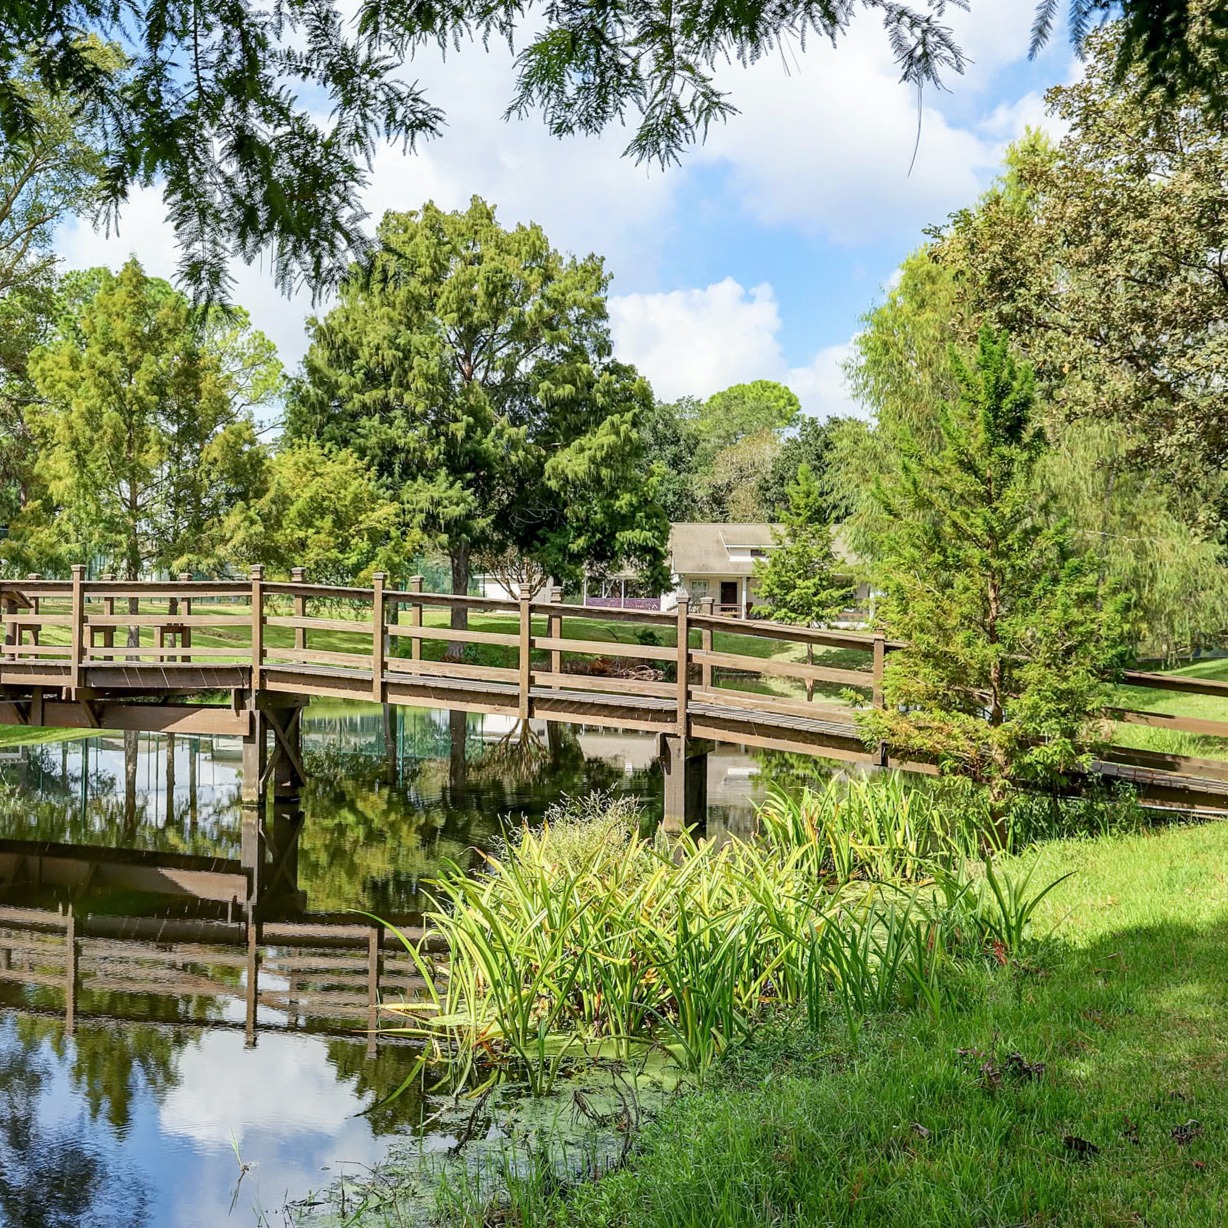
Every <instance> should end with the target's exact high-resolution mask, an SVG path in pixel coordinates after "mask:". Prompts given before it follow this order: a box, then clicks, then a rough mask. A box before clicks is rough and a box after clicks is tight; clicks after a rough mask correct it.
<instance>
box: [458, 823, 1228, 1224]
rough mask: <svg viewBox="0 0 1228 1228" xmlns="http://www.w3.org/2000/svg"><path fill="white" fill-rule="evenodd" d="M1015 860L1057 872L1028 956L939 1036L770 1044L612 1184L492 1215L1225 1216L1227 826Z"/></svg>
mask: <svg viewBox="0 0 1228 1228" xmlns="http://www.w3.org/2000/svg"><path fill="white" fill-rule="evenodd" d="M1030 856H1031V857H1033V858H1035V859H1036V860H1037V861H1038V862H1039V867H1038V870H1037V874H1038V875H1039V876H1043V877H1044V878H1045V879H1046V880H1048V879H1049V878H1052V877H1056V876H1057V875H1059V874H1062V873H1068V872H1070V873H1072V877H1071V878H1070V879H1069V880H1067V881H1066V882H1065V883H1063V884H1062V885H1061V886H1060V887H1059V888H1058V889H1057V890H1056V891H1055V892H1053V893H1052V894H1051V896H1050V897H1049V898H1048V900H1047V901H1046V903H1045V905H1044V906H1043V908H1042V911H1041V914H1040V925H1039V927H1038V928H1039V932H1040V933H1041V934H1042V935H1044V934H1048V933H1050V932H1052V938H1051V939H1049V940H1048V941H1046V942H1044V943H1042V944H1041V945H1039V946H1038V947H1037V949H1036V950H1035V952H1034V953H1033V954H1032V955H1031V956H1029V957H1028V958H1027V959H1025V960H1024V961H1023V962H1022V963H1020V964H1018V965H1007V966H1004V967H996V966H993V964H992V961H990V962H987V964H986V966H985V967H984V968H983V969H981V970H979V971H974V972H972V973H970V974H968V975H967V976H966V979H964V980H963V981H962V982H960V983H959V984H957V985H956V986H954V987H953V992H952V995H951V998H950V1000H949V1001H948V1003H947V1005H946V1007H945V1009H944V1012H943V1014H942V1015H941V1016H940V1017H939V1018H938V1019H937V1020H934V1019H932V1018H930V1017H929V1016H928V1015H922V1014H916V1013H905V1014H894V1015H889V1016H886V1017H879V1018H877V1019H871V1020H869V1021H868V1022H867V1024H866V1026H865V1028H864V1030H863V1032H862V1033H861V1036H860V1038H859V1040H858V1042H857V1043H856V1044H852V1043H850V1041H849V1039H848V1037H847V1035H846V1034H845V1033H844V1031H843V1030H842V1029H841V1028H839V1027H833V1029H832V1030H831V1031H830V1032H829V1033H826V1034H818V1035H816V1034H812V1033H807V1032H805V1031H804V1030H801V1029H799V1028H798V1027H796V1026H794V1025H791V1024H789V1023H786V1022H781V1023H780V1025H779V1026H774V1027H770V1028H768V1029H765V1030H764V1031H763V1032H761V1033H760V1034H759V1036H758V1037H757V1039H756V1040H755V1041H753V1042H752V1043H750V1044H748V1045H746V1046H744V1047H743V1048H742V1049H741V1050H739V1051H737V1052H736V1053H735V1054H734V1055H733V1057H732V1058H731V1059H730V1060H729V1061H728V1062H727V1064H726V1065H725V1067H724V1069H723V1070H722V1071H721V1073H720V1075H719V1076H718V1078H717V1079H716V1081H715V1082H714V1083H713V1084H711V1085H710V1086H709V1087H707V1088H706V1089H704V1090H702V1091H699V1092H696V1093H693V1094H691V1095H689V1096H687V1097H685V1098H684V1099H682V1100H681V1101H679V1102H678V1103H677V1104H676V1105H675V1106H673V1107H672V1108H670V1109H668V1110H667V1111H666V1112H665V1113H664V1114H663V1115H662V1116H661V1118H660V1119H659V1120H658V1121H657V1122H656V1123H655V1124H654V1125H652V1126H650V1127H649V1128H648V1129H647V1131H646V1132H645V1134H644V1135H643V1137H642V1139H641V1141H640V1144H639V1147H638V1149H637V1151H636V1152H635V1153H633V1155H632V1158H631V1160H630V1162H629V1164H628V1166H627V1167H626V1168H625V1169H623V1170H622V1171H620V1172H617V1173H615V1174H612V1175H609V1176H606V1177H604V1178H603V1179H601V1180H598V1181H583V1182H581V1183H579V1184H577V1185H573V1186H571V1187H569V1188H564V1189H561V1190H560V1189H558V1188H557V1187H554V1186H551V1187H549V1188H547V1189H545V1190H541V1189H534V1188H532V1186H531V1185H529V1186H527V1187H526V1188H524V1189H522V1190H520V1191H519V1193H518V1195H517V1198H516V1203H517V1205H516V1206H515V1207H513V1208H508V1209H507V1212H506V1218H505V1219H504V1218H500V1219H497V1220H494V1219H492V1220H487V1221H486V1222H488V1223H492V1222H500V1223H502V1222H507V1223H516V1224H521V1225H524V1226H526V1228H529V1226H532V1225H543V1226H544V1225H573V1226H581V1225H583V1226H586V1228H587V1226H593V1228H596V1226H599V1225H600V1226H609V1228H613V1226H618V1228H735V1226H736V1228H751V1226H752V1225H754V1226H759V1225H764V1226H766V1225H798V1226H801V1225H815V1226H816V1228H817V1226H818V1225H842V1226H843V1225H866V1226H870V1225H874V1226H880V1225H899V1226H901V1228H905V1226H908V1228H912V1226H917V1228H921V1226H926V1228H928V1226H931V1225H934V1226H937V1225H941V1226H943V1228H1015V1226H1017V1225H1027V1226H1029V1228H1041V1226H1042V1225H1043V1226H1045V1228H1058V1226H1065V1228H1086V1226H1090V1225H1103V1226H1105V1228H1127V1226H1130V1228H1140V1226H1143V1225H1148V1226H1150V1228H1166V1226H1172V1228H1175V1226H1177V1225H1181V1226H1188V1228H1195V1226H1202V1225H1211V1224H1222V1223H1225V1222H1228V1009H1226V1008H1228V950H1226V945H1225V938H1226V932H1225V924H1226V922H1228V878H1226V874H1225V871H1226V868H1228V824H1224V823H1217V824H1209V825H1206V826H1202V827H1183V828H1170V829H1166V830H1159V831H1155V832H1149V833H1146V834H1140V835H1132V836H1121V837H1115V836H1109V837H1102V838H1100V839H1097V840H1072V841H1062V842H1055V843H1052V844H1050V845H1047V846H1044V847H1042V848H1041V849H1040V850H1039V851H1037V852H1033V853H1032V854H1030ZM497 1214H498V1215H500V1216H502V1215H503V1214H504V1213H503V1212H502V1211H501V1212H498V1213H497ZM475 1222H478V1221H475Z"/></svg>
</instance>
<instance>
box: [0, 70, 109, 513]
mask: <svg viewBox="0 0 1228 1228" xmlns="http://www.w3.org/2000/svg"><path fill="white" fill-rule="evenodd" d="M90 50H91V54H92V55H93V56H94V61H95V62H96V63H97V64H98V65H99V67H100V68H101V69H104V70H107V69H111V70H113V69H115V68H116V67H118V63H119V56H118V54H117V53H115V52H114V51H111V50H109V49H105V48H101V47H97V46H94V47H92V48H91V49H90ZM13 88H14V89H15V90H17V91H18V92H19V93H20V96H21V99H22V101H23V103H24V105H25V106H26V107H27V108H28V110H29V114H30V117H31V120H32V127H31V130H30V131H29V132H28V133H27V134H25V135H24V136H22V137H21V138H19V139H17V140H14V141H9V142H7V143H6V144H5V146H4V147H3V148H2V149H0V522H3V523H4V524H8V523H9V522H10V521H11V520H12V518H13V516H14V515H15V514H16V512H17V510H18V509H19V508H20V507H21V505H22V504H23V503H24V502H26V501H28V500H29V499H30V498H31V497H32V493H33V492H32V488H31V482H32V477H33V474H32V465H33V453H32V447H31V439H30V432H29V431H28V429H27V428H26V423H25V410H26V407H27V406H28V405H29V404H30V403H31V402H32V401H33V400H34V399H35V397H36V394H35V392H34V389H33V386H32V385H31V382H30V378H29V359H30V354H31V353H32V352H33V351H34V350H35V349H37V348H38V346H40V345H42V344H43V343H44V342H45V341H47V339H48V337H49V336H50V334H51V331H52V329H53V327H54V323H55V318H56V315H57V313H58V311H59V306H60V304H59V297H60V296H59V290H60V286H59V278H58V277H57V275H56V272H57V271H56V256H55V253H54V251H53V250H52V242H51V240H52V234H53V232H54V230H55V227H56V226H57V224H58V223H59V222H61V221H62V220H63V219H64V218H65V217H67V216H70V215H72V214H85V215H87V216H88V215H89V214H90V213H91V212H92V211H93V208H94V206H95V204H96V203H97V199H98V194H99V179H100V176H101V175H102V173H103V170H104V166H103V161H102V158H101V156H100V155H99V153H98V152H97V151H96V150H95V148H94V142H93V136H94V133H93V132H92V131H91V129H90V126H89V124H88V123H87V122H86V121H85V119H84V118H83V117H82V115H81V113H80V108H79V106H78V105H77V102H76V100H74V99H73V98H72V97H71V96H68V95H57V94H55V93H52V92H50V91H48V90H47V89H46V87H45V86H43V85H42V84H40V83H39V81H38V80H37V78H36V76H35V75H34V73H33V72H32V71H31V69H30V66H29V64H28V63H24V62H23V63H22V64H19V65H18V66H17V77H16V78H15V80H14V82H13Z"/></svg>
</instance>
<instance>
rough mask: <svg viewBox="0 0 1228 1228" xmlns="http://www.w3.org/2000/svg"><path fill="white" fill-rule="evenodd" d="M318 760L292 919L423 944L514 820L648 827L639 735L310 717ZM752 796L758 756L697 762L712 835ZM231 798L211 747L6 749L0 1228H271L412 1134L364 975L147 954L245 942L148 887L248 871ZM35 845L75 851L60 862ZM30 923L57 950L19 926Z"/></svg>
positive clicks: (746, 821) (209, 909) (320, 710)
mask: <svg viewBox="0 0 1228 1228" xmlns="http://www.w3.org/2000/svg"><path fill="white" fill-rule="evenodd" d="M304 752H305V757H306V759H307V766H308V773H309V777H310V779H309V783H308V786H307V788H306V790H305V792H304V797H303V811H304V819H303V823H302V826H301V829H298V830H297V838H296V839H294V840H293V841H290V842H288V843H287V849H288V850H289V851H288V853H287V852H285V851H284V850H283V854H284V855H282V856H280V860H279V861H278V865H279V867H280V872H281V873H282V874H283V878H285V879H286V882H284V883H283V884H282V886H283V888H284V889H283V890H282V893H281V895H280V896H279V897H277V898H279V899H281V900H282V901H283V902H284V903H285V906H286V908H287V910H288V911H287V913H286V916H287V917H293V918H294V919H297V920H301V919H303V918H308V919H320V918H326V919H328V920H331V921H334V922H335V921H349V922H353V921H355V920H361V918H356V917H355V915H354V914H352V913H349V912H347V911H346V910H354V909H360V910H366V911H369V912H371V913H373V914H375V915H377V916H380V917H384V918H388V919H395V920H403V921H406V922H409V921H412V920H413V919H415V917H416V914H417V913H418V911H419V910H420V909H421V907H422V906H423V904H424V895H423V891H424V888H425V887H426V886H427V885H428V884H429V880H430V878H431V876H432V875H433V874H434V873H435V871H436V870H437V868H438V866H439V865H440V863H441V861H443V860H445V859H448V860H452V861H456V862H459V863H460V864H462V865H472V864H473V863H474V862H475V861H476V860H477V850H480V849H483V848H488V847H490V846H491V844H492V843H493V842H494V841H496V840H497V839H498V837H499V835H500V834H501V833H502V832H503V831H504V830H506V825H507V824H508V823H509V822H510V823H515V822H519V821H521V820H522V819H527V820H529V821H536V820H538V819H540V818H541V816H542V815H543V814H544V813H545V811H546V809H547V808H548V807H549V806H550V805H551V804H553V803H554V802H556V801H557V800H558V799H559V798H560V797H562V796H564V795H580V794H585V793H588V792H591V791H592V790H595V789H601V790H607V791H610V792H616V793H627V794H631V795H633V796H636V797H639V798H641V799H642V800H643V801H644V804H645V809H646V810H647V811H648V812H649V813H650V814H651V813H652V811H653V810H654V809H659V805H660V795H661V780H660V774H659V768H658V767H657V765H656V762H655V740H654V739H653V738H652V737H651V736H650V735H645V734H637V733H622V732H618V731H611V730H586V729H574V728H568V727H560V726H555V727H551V728H547V727H546V726H545V725H538V724H537V723H534V724H532V725H530V726H525V725H520V724H517V723H515V722H509V721H506V720H502V719H500V718H493V717H482V716H470V717H468V718H467V719H462V718H460V717H458V716H456V715H453V716H452V717H449V714H447V713H434V712H425V711H417V710H410V709H401V710H396V711H393V712H390V713H385V712H383V711H381V710H380V709H379V708H378V707H374V706H359V705H350V706H339V705H313V706H312V707H311V708H310V709H308V712H307V714H306V718H305V726H304ZM761 780H762V775H761V765H760V763H759V761H758V760H757V759H756V758H755V757H753V756H752V755H749V754H745V753H742V752H740V751H738V750H736V749H735V748H729V747H720V748H718V749H717V751H716V752H714V753H713V754H712V755H711V756H710V757H709V786H708V787H709V792H708V797H709V831H710V833H711V834H713V835H719V834H720V833H721V832H722V831H745V830H747V829H748V827H749V825H750V822H751V817H752V814H753V806H754V803H755V802H756V800H758V799H759V797H760V791H761ZM239 785H240V745H239V743H238V741H237V740H233V739H226V738H221V737H217V738H184V737H180V738H176V739H167V738H164V737H159V736H154V735H144V734H142V735H133V734H129V735H123V734H114V735H111V734H108V735H104V736H99V737H90V738H79V739H72V740H66V741H61V742H52V743H44V744H40V745H31V746H27V747H9V748H5V749H3V750H2V751H0V908H2V909H3V910H7V911H5V912H4V914H3V917H2V918H0V1225H12V1226H13V1228H53V1226H54V1228H59V1226H60V1225H64V1226H67V1225H74V1226H75V1225H80V1226H82V1228H94V1226H99V1228H101V1226H104V1225H105V1226H107V1228H112V1226H115V1228H118V1226H121V1225H122V1226H125V1228H127V1226H132V1228H136V1226H138V1225H156V1226H158V1228H162V1226H166V1228H172V1226H182V1228H208V1226H210V1225H214V1224H218V1225H221V1224H237V1225H251V1224H258V1223H281V1222H283V1217H282V1211H281V1209H282V1208H284V1207H285V1206H286V1205H287V1204H289V1203H295V1202H300V1201H302V1200H304V1199H306V1198H308V1196H309V1195H310V1193H311V1192H312V1191H313V1190H319V1189H321V1188H322V1187H324V1186H327V1185H328V1184H329V1183H330V1182H331V1181H332V1180H333V1179H334V1178H335V1177H337V1176H338V1175H340V1174H342V1173H345V1172H349V1173H354V1172H356V1171H361V1170H363V1169H365V1168H369V1167H371V1166H373V1165H375V1164H378V1163H379V1161H380V1160H381V1159H382V1158H383V1157H384V1156H385V1155H386V1153H387V1150H388V1147H389V1145H390V1143H391V1142H392V1141H394V1140H395V1139H397V1138H398V1137H403V1136H405V1135H410V1134H414V1133H415V1132H416V1131H417V1129H418V1127H419V1125H420V1123H421V1122H422V1121H423V1119H424V1117H425V1115H426V1108H425V1106H424V1104H423V1103H422V1100H421V1098H420V1097H418V1096H416V1095H415V1094H414V1093H413V1092H412V1091H411V1092H408V1093H406V1094H405V1095H403V1096H401V1097H399V1098H398V1099H396V1100H394V1101H392V1102H391V1103H390V1104H387V1105H382V1106H381V1105H380V1101H381V1100H382V1099H383V1097H384V1096H386V1095H387V1094H388V1092H390V1091H391V1090H392V1089H393V1088H395V1087H396V1086H398V1085H399V1083H400V1082H401V1080H402V1078H403V1077H404V1074H405V1072H406V1070H407V1069H408V1068H409V1063H410V1058H411V1055H410V1053H409V1051H408V1049H407V1048H406V1047H404V1046H402V1045H399V1044H397V1043H394V1042H390V1041H387V1040H381V1041H380V1043H378V1044H376V1043H373V1042H372V1041H371V1039H370V1038H369V1036H368V1035H367V1034H366V1033H365V1029H364V1025H363V1020H362V1018H361V1016H359V1017H358V1018H355V1017H354V1012H353V1010H352V1009H351V1004H352V1001H355V1000H359V999H361V996H362V993H364V992H366V991H365V989H364V986H366V984H367V982H366V981H365V980H363V979H362V978H363V977H364V976H366V975H367V972H369V966H368V965H366V964H365V963H364V957H365V954H366V952H365V951H340V952H323V951H321V952H316V953H315V954H314V955H310V953H309V954H308V955H304V954H302V953H299V952H296V951H279V950H278V949H276V947H270V948H269V949H267V950H265V951H264V952H262V956H261V958H262V961H263V962H262V963H261V965H260V973H259V975H258V976H257V977H255V978H253V976H252V972H251V969H252V967H253V965H252V964H250V963H247V964H246V965H245V958H250V956H245V953H244V951H243V950H242V949H241V948H239V947H234V948H223V947H220V946H208V947H206V946H204V945H201V946H185V945H183V944H180V945H178V946H176V947H174V948H173V954H168V952H172V948H171V947H170V946H169V945H167V943H166V942H160V941H159V939H160V938H162V939H164V938H167V937H168V931H167V930H165V929H159V927H165V926H168V925H170V924H179V925H181V926H184V927H187V926H189V925H192V924H197V925H199V924H200V923H201V922H204V923H206V924H209V925H213V926H215V927H217V928H218V929H224V928H225V926H226V925H227V924H228V923H229V922H232V921H234V918H233V917H232V916H231V915H230V912H231V905H230V904H228V903H226V902H225V900H224V898H223V897H224V896H225V894H226V893H225V891H221V892H217V891H214V892H213V897H212V898H211V899H207V900H204V901H203V902H202V901H201V900H199V899H197V898H195V897H193V896H192V895H191V893H190V892H189V891H186V890H182V891H179V893H178V894H176V895H174V896H173V897H172V896H167V895H158V896H155V895H151V894H150V893H149V892H148V891H145V890H143V889H142V883H143V882H144V881H145V880H143V879H141V878H140V877H139V875H140V874H141V873H146V872H147V865H148V863H149V862H150V861H151V860H153V861H157V862H158V864H159V865H162V866H165V865H171V866H172V868H173V872H174V873H177V874H179V875H180V876H181V877H180V879H179V880H176V881H177V882H188V883H189V884H190V885H192V886H193V890H195V889H196V887H195V884H198V883H207V884H209V885H210V887H208V888H205V889H204V890H205V891H206V894H208V891H209V890H211V889H212V885H213V884H215V883H218V882H221V883H225V882H226V881H228V880H226V879H225V877H224V872H226V871H227V870H233V868H234V867H235V865H236V863H237V862H239V861H241V860H242V858H243V857H244V855H245V854H244V835H243V830H242V826H243V825H242V821H241V817H240V805H239ZM46 842H52V843H53V844H54V845H56V846H75V847H72V848H68V849H65V848H58V849H55V850H50V851H51V852H53V853H55V856H48V855H46V854H48V851H49V849H50V846H49V845H48V844H47V843H46ZM81 846H90V847H81ZM98 847H105V848H109V849H131V850H145V852H144V853H143V854H134V856H136V857H143V858H144V859H145V860H143V861H140V862H139V863H138V866H137V869H136V870H132V868H131V867H130V866H128V865H120V866H119V868H116V864H113V863H112V862H109V861H105V860H103V861H99V860H97V859H94V860H91V857H90V853H91V850H92V849H93V848H98ZM114 856H115V855H112V857H114ZM209 859H216V860H215V861H211V860H209ZM287 867H288V869H287ZM202 868H203V869H202ZM218 875H222V877H218ZM134 884H135V885H134ZM69 906H71V908H72V911H73V913H74V916H76V917H87V918H88V923H89V924H90V925H92V926H94V927H95V929H96V931H97V934H100V935H101V936H96V935H95V930H91V931H86V932H89V933H90V934H91V935H94V936H90V937H88V938H86V939H84V940H83V941H81V942H80V944H79V946H80V949H81V951H82V954H81V956H80V967H79V968H78V967H77V965H76V963H74V964H73V967H74V969H76V973H75V975H74V977H73V978H72V981H71V983H72V984H73V985H74V986H77V985H79V986H80V988H79V989H76V988H74V991H73V994H72V995H71V999H70V995H68V994H67V993H66V991H65V988H64V985H65V974H64V972H63V970H62V965H55V966H52V965H51V964H49V963H48V962H47V961H48V960H49V959H50V958H51V956H50V955H49V954H48V952H51V951H52V948H53V946H54V951H55V952H56V958H59V959H61V960H63V959H64V958H65V957H64V956H63V955H62V954H60V953H61V952H62V951H63V950H64V949H65V939H64V937H63V936H62V935H63V928H62V927H63V924H64V923H63V922H62V921H61V920H60V916H61V914H62V915H63V916H65V917H66V916H67V913H68V911H69ZM23 909H24V910H40V911H39V912H38V913H37V914H34V913H31V914H30V915H31V916H33V915H37V916H39V917H53V920H54V924H55V925H57V926H59V927H60V929H59V930H57V932H56V933H55V934H50V933H44V932H38V930H37V927H35V929H34V930H27V929H24V928H22V924H21V922H22V918H23V917H24V916H25V914H24V913H22V912H19V911H18V910H23ZM280 915H281V914H277V916H280ZM4 918H7V920H8V921H9V922H10V924H8V925H4V924H3V920H4ZM107 925H110V926H112V929H111V930H108V929H106V928H105V927H106V926H107ZM116 927H118V928H116ZM141 927H144V928H141ZM46 928H47V926H44V929H46ZM133 934H136V935H137V937H136V938H133ZM180 936H181V935H180ZM177 937H178V936H177ZM57 944H58V945H57ZM75 958H76V957H74V959H75ZM381 959H382V961H383V962H381V963H380V965H379V967H380V969H381V971H380V972H378V973H377V974H376V982H377V984H378V985H379V988H380V992H382V993H389V992H395V991H396V976H397V973H396V971H395V967H396V963H395V957H394V956H391V955H389V956H385V957H381ZM313 961H314V962H313ZM385 965H387V968H388V969H391V971H385V970H384V969H385ZM325 967H327V969H328V971H327V972H324V971H321V969H324V968H325ZM364 969H366V971H364ZM380 976H385V977H386V979H385V980H380V979H379V978H380ZM325 982H327V984H325ZM253 984H255V985H257V986H258V989H257V991H256V992H255V993H254V995H253V994H251V993H249V992H248V991H249V989H250V988H251V986H252V985H253ZM322 984H323V985H324V987H323V988H320V986H321V985H322ZM338 986H340V988H338ZM355 990H357V991H360V992H357V993H356V992H355ZM347 1012H348V1013H347ZM428 1145H430V1140H429V1139H428Z"/></svg>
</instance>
